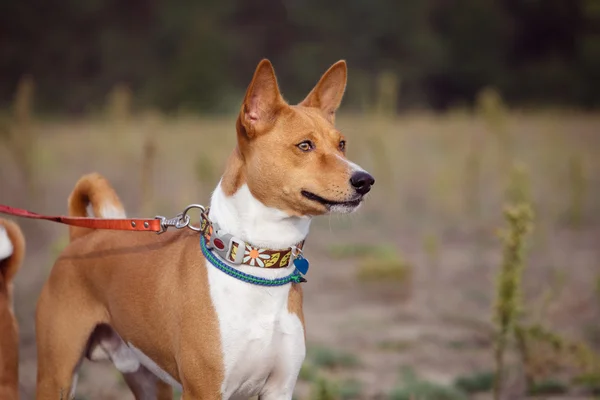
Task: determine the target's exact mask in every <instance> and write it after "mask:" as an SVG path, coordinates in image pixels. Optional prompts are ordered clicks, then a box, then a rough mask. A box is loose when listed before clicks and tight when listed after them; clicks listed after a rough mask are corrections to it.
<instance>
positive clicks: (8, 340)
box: [0, 218, 25, 400]
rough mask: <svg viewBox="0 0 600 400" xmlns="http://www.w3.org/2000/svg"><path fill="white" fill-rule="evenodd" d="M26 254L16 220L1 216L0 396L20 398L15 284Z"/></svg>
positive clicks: (4, 399) (7, 399)
mask: <svg viewBox="0 0 600 400" xmlns="http://www.w3.org/2000/svg"><path fill="white" fill-rule="evenodd" d="M24 254H25V240H24V239H23V234H22V233H21V229H19V227H18V226H17V224H15V223H14V222H11V221H8V220H5V219H2V218H0V399H2V400H16V399H18V398H19V332H18V325H17V320H16V319H15V315H14V313H13V296H12V293H13V284H12V281H13V279H14V277H15V274H16V273H17V271H18V270H19V268H20V267H21V263H22V261H23V256H24Z"/></svg>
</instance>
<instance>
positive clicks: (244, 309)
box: [207, 264, 305, 398]
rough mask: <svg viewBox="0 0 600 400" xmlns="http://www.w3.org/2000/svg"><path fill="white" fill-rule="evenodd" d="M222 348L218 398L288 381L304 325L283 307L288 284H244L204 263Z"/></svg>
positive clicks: (299, 356)
mask: <svg viewBox="0 0 600 400" xmlns="http://www.w3.org/2000/svg"><path fill="white" fill-rule="evenodd" d="M207 269H208V278H209V284H210V293H211V298H212V301H213V305H214V307H215V311H216V313H217V316H218V319H219V325H220V333H221V348H222V352H223V364H224V372H225V374H224V381H223V384H222V393H223V398H238V397H240V398H244V397H245V398H248V397H249V396H254V395H258V394H260V393H263V392H264V391H265V390H268V389H269V387H271V386H282V385H286V384H287V382H289V381H290V380H293V381H294V382H295V376H293V375H296V374H297V373H298V370H299V368H300V366H301V364H302V361H303V360H304V354H305V343H304V328H303V326H302V323H301V322H300V319H299V318H298V316H297V315H296V314H294V313H290V312H289V311H288V295H289V290H290V285H284V286H277V287H264V286H257V285H250V284H247V283H245V282H242V281H239V280H237V279H234V278H232V277H230V276H227V275H226V274H224V273H223V272H221V271H219V270H217V269H216V268H215V267H213V266H212V265H210V264H207Z"/></svg>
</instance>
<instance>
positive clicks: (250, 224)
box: [36, 59, 374, 400]
mask: <svg viewBox="0 0 600 400" xmlns="http://www.w3.org/2000/svg"><path fill="white" fill-rule="evenodd" d="M346 77H347V67H346V63H345V61H343V60H342V61H339V62H337V63H335V64H334V65H332V66H331V67H330V68H329V70H327V72H326V73H325V74H324V75H323V76H322V77H321V79H320V81H319V82H318V83H317V85H316V86H315V88H314V89H313V90H312V91H311V92H310V93H309V94H308V96H307V97H306V98H305V99H304V100H303V101H302V102H301V103H299V104H298V105H289V104H287V103H286V101H285V100H284V99H283V97H282V95H281V93H280V91H279V87H278V83H277V79H276V76H275V71H274V69H273V66H272V65H271V63H270V62H269V61H268V60H266V59H265V60H262V61H261V62H260V63H259V64H258V66H257V68H256V71H255V73H254V76H253V78H252V81H251V82H250V84H249V86H248V89H247V92H246V95H245V97H244V100H243V103H242V106H241V110H240V113H239V116H238V118H237V121H236V133H237V146H236V147H235V149H234V150H233V152H232V153H231V155H230V157H229V159H228V161H227V165H226V168H225V172H224V174H223V175H222V177H221V179H220V182H219V184H218V186H217V188H216V189H215V191H214V192H213V194H212V197H211V203H210V209H209V211H208V212H207V215H206V219H203V221H202V224H201V229H202V234H201V235H199V234H198V233H197V232H194V231H192V230H191V229H180V230H177V231H169V232H167V233H164V234H161V235H156V234H150V233H134V232H123V231H107V230H90V229H87V228H86V229H82V228H79V227H71V228H70V229H71V231H70V232H71V233H70V236H71V242H70V244H69V245H68V246H67V247H66V249H65V250H64V251H63V253H62V254H61V255H60V256H59V258H58V259H57V261H56V263H55V265H54V266H53V269H52V271H51V274H50V276H49V278H48V280H47V282H46V284H45V286H44V287H43V289H42V292H41V294H40V297H39V300H38V303H37V310H36V339H37V349H38V375H37V399H38V400H42V399H44V400H45V399H53V400H54V399H59V398H60V399H62V398H67V396H70V397H73V396H74V390H75V386H76V381H77V371H78V368H79V366H80V364H81V362H82V360H83V359H84V358H86V357H87V358H88V359H90V360H93V361H95V360H102V359H109V360H111V361H112V363H113V364H114V365H115V366H116V368H117V369H118V370H119V371H120V372H121V373H122V374H123V376H124V379H125V382H126V383H127V385H128V386H129V388H130V389H131V391H132V392H133V394H134V396H135V398H136V399H171V398H172V392H173V390H172V386H174V387H178V388H180V389H181V390H182V396H183V397H182V398H183V399H185V400H194V399H247V398H249V397H252V396H259V398H260V399H261V400H274V399H291V398H292V394H293V391H294V386H295V384H296V380H297V376H298V373H299V371H300V367H301V365H302V362H303V360H304V356H305V352H306V348H305V328H304V317H303V312H302V288H301V286H300V282H301V281H302V279H297V278H298V275H297V274H298V272H297V268H296V267H297V266H298V265H300V264H297V260H304V262H305V261H306V259H304V258H303V256H302V253H301V251H302V250H301V248H302V243H303V241H304V239H305V238H306V237H307V235H308V232H309V226H310V223H311V219H312V218H313V217H315V216H318V215H323V214H329V213H350V212H353V211H355V210H356V209H357V208H358V207H359V206H360V205H361V203H362V202H363V200H364V198H365V196H366V195H367V193H368V192H369V190H370V189H371V186H372V185H373V184H374V179H373V177H372V176H371V175H369V174H368V173H367V172H366V171H365V170H363V169H362V168H361V167H359V166H358V165H357V164H354V163H352V162H350V161H348V160H347V159H346V156H345V151H346V139H345V138H344V136H343V135H342V134H341V133H340V132H339V131H338V130H337V129H336V128H335V125H334V123H335V113H336V111H337V109H338V107H339V105H340V103H341V101H342V97H343V94H344V91H345V87H346ZM90 206H91V208H92V210H93V214H94V216H95V217H101V218H123V217H125V212H124V209H123V206H122V204H121V202H120V200H119V198H118V196H117V195H116V193H115V192H114V190H113V189H112V188H111V186H110V184H109V183H108V182H107V181H106V179H104V178H103V177H102V176H100V175H98V174H91V175H86V176H84V177H82V178H81V179H80V180H79V182H78V183H77V184H76V186H75V189H74V190H73V192H72V194H71V196H70V197H69V214H70V215H72V216H88V214H87V212H86V209H87V208H88V207H90ZM209 225H210V226H209ZM207 226H208V229H206V228H207ZM223 265H225V266H223ZM305 266H306V267H307V266H308V265H307V264H305ZM224 271H229V272H227V273H224ZM304 272H306V271H304ZM294 276H295V277H296V278H294ZM248 277H250V278H248ZM250 281H252V282H250ZM265 281H268V282H271V283H269V284H267V286H264V285H262V284H260V283H256V282H263V283H264V282H265ZM273 282H278V285H274V284H272V283H273ZM281 282H285V284H280V283H281Z"/></svg>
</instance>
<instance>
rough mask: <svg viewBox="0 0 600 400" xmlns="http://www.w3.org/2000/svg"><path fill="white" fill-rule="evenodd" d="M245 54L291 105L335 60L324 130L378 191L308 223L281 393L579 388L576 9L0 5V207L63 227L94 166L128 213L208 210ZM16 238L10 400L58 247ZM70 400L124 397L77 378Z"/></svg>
mask: <svg viewBox="0 0 600 400" xmlns="http://www.w3.org/2000/svg"><path fill="white" fill-rule="evenodd" d="M263 57H267V58H269V59H270V60H271V61H272V62H273V64H274V66H275V70H276V72H277V75H278V79H279V84H280V87H281V89H282V92H283V95H284V97H285V98H286V99H287V100H288V101H289V102H290V103H297V102H299V101H301V100H302V99H303V98H304V96H306V94H307V93H308V92H309V91H310V89H312V87H313V86H314V84H316V82H317V80H318V79H319V77H320V76H321V74H322V73H323V72H325V70H326V69H327V68H328V67H329V66H330V65H331V64H332V63H334V62H335V61H337V60H339V59H346V60H347V62H348V66H349V81H348V88H347V91H346V96H345V99H344V103H343V105H342V108H341V110H340V112H339V116H338V119H337V125H338V127H339V128H340V130H341V131H342V132H343V133H344V134H345V135H346V136H347V137H348V155H349V158H350V159H352V160H353V161H355V162H357V163H359V164H360V165H362V166H363V167H365V168H366V169H367V170H369V171H370V172H371V173H372V174H373V175H374V176H375V178H376V180H377V184H376V186H375V187H374V189H373V191H372V195H371V196H370V198H369V200H368V201H367V203H366V204H365V205H364V207H362V208H361V210H360V211H359V212H358V213H357V214H353V215H351V216H331V217H321V218H317V219H316V220H315V221H314V223H313V227H312V231H311V232H312V233H311V236H310V237H309V239H308V243H307V250H306V252H305V254H306V256H307V258H309V259H310V261H311V264H312V268H311V271H310V273H309V275H308V276H307V279H308V283H306V284H304V289H305V315H306V322H307V329H308V331H307V340H308V356H307V360H306V363H305V365H304V367H303V369H302V372H301V376H300V381H299V384H298V386H297V389H296V395H295V396H296V398H297V399H310V400H317V399H392V400H404V399H406V400H430V399H433V400H438V399H439V400H446V399H448V400H455V399H458V400H460V399H491V398H503V399H520V398H525V397H528V398H538V399H546V398H555V399H572V398H578V399H582V398H590V399H591V398H594V396H596V395H597V393H600V353H599V351H600V326H599V321H600V265H599V263H600V248H599V246H598V245H599V241H600V217H599V211H600V153H599V151H600V113H599V112H598V107H599V106H600V2H598V0H403V1H393V0H372V1H359V0H347V1H345V2H343V3H342V2H334V1H317V0H284V1H282V0H255V1H241V0H221V1H216V0H208V1H203V2H194V1H189V0H171V1H165V0H129V1H114V0H104V1H103V0H77V1H75V0H60V1H59V0H43V1H42V0H20V1H12V2H9V1H5V2H3V3H2V4H1V5H0V203H1V204H8V205H12V206H16V207H24V208H29V209H31V210H33V211H36V212H39V213H45V214H63V213H65V212H66V199H67V197H68V195H69V193H70V191H71V189H72V188H73V186H74V184H75V182H76V180H77V179H78V178H79V177H80V176H81V175H82V174H85V173H88V172H92V171H97V172H100V173H102V174H103V175H105V176H106V177H107V178H108V179H109V180H110V181H111V182H112V183H113V185H114V187H115V188H116V190H117V192H118V193H119V195H120V196H121V198H122V200H123V202H124V204H125V205H126V208H127V210H128V213H129V214H130V215H131V216H143V217H151V216H154V215H157V214H158V215H167V216H172V215H175V214H176V213H178V212H179V211H181V210H182V208H183V207H185V206H186V205H188V204H189V203H201V204H207V203H208V201H209V196H210V193H211V191H212V190H213V188H214V187H215V185H216V184H217V182H218V180H219V177H220V174H221V172H222V171H223V168H224V165H225V161H226V158H227V156H228V154H229V152H230V151H231V150H232V149H233V148H234V146H235V118H236V114H237V112H238V110H239V107H240V104H241V100H242V96H243V94H244V91H245V88H246V86H247V85H248V83H249V82H250V79H251V77H252V74H253V72H254V69H255V67H256V65H257V63H258V62H259V61H260V59H262V58H263ZM17 222H18V223H19V224H20V226H21V227H22V229H23V230H24V232H25V236H26V239H27V245H28V251H27V256H26V260H25V264H24V266H23V268H22V270H21V271H20V273H19V275H18V277H17V280H16V289H15V309H16V314H17V318H18V321H19V323H20V327H21V329H20V338H21V343H20V349H21V353H20V360H21V363H20V372H21V376H20V380H21V393H22V398H23V399H32V398H33V396H34V388H35V368H36V367H35V363H36V349H35V335H34V310H35V303H36V300H37V296H38V294H39V290H40V288H41V286H42V284H43V283H44V281H45V279H46V277H47V276H48V273H49V271H50V269H51V267H52V264H53V262H54V259H55V258H56V256H57V255H58V253H59V252H60V251H61V249H62V248H63V247H64V246H65V244H66V243H67V241H68V239H67V228H66V227H64V226H59V225H57V224H52V223H48V222H39V221H35V222H31V221H26V220H18V221H17ZM499 382H500V383H499ZM76 398H77V399H80V400H82V399H130V398H132V397H131V395H130V394H129V393H128V392H127V390H126V388H125V385H124V383H123V380H122V379H121V378H120V376H119V375H118V374H117V372H116V370H114V369H113V367H112V366H110V365H105V364H94V365H92V364H90V363H84V366H83V371H82V373H81V375H80V381H79V385H78V391H77V397H76Z"/></svg>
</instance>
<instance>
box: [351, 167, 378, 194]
mask: <svg viewBox="0 0 600 400" xmlns="http://www.w3.org/2000/svg"><path fill="white" fill-rule="evenodd" d="M374 183H375V179H374V178H373V177H372V176H371V175H370V174H368V173H367V172H365V171H358V172H355V173H354V174H352V176H351V177H350V184H351V185H352V186H353V187H354V189H355V190H356V191H357V192H358V193H360V194H367V193H369V191H370V190H371V186H373V184H374Z"/></svg>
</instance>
